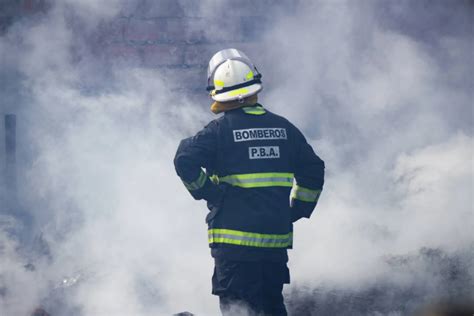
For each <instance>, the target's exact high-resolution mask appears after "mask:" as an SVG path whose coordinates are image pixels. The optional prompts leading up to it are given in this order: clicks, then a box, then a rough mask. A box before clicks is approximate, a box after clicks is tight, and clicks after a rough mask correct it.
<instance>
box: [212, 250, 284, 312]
mask: <svg viewBox="0 0 474 316" xmlns="http://www.w3.org/2000/svg"><path fill="white" fill-rule="evenodd" d="M285 283H290V274H289V271H288V267H287V266H286V263H285V262H265V261H257V262H242V261H229V260H223V259H217V258H216V259H215V267H214V275H213V276H212V294H214V295H218V296H219V303H220V308H221V312H222V314H223V315H224V316H227V315H229V316H232V315H251V316H254V315H259V316H260V315H272V316H280V315H287V313H286V308H285V304H284V302H283V295H282V290H283V284H285Z"/></svg>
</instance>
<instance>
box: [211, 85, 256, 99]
mask: <svg viewBox="0 0 474 316" xmlns="http://www.w3.org/2000/svg"><path fill="white" fill-rule="evenodd" d="M260 91H262V85H261V84H260V83H255V84H253V85H250V86H247V87H243V88H240V89H236V90H231V91H227V92H223V93H219V94H215V95H212V96H211V97H212V99H213V100H214V101H217V102H229V101H234V100H238V99H240V98H242V99H245V98H247V97H250V96H252V95H254V94H257V93H259V92H260Z"/></svg>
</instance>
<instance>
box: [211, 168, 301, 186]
mask: <svg viewBox="0 0 474 316" xmlns="http://www.w3.org/2000/svg"><path fill="white" fill-rule="evenodd" d="M219 181H220V182H226V183H229V184H231V185H233V186H237V187H241V188H262V187H292V186H293V173H284V172H267V173H248V174H232V175H228V176H225V177H222V178H219Z"/></svg>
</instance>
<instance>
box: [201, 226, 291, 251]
mask: <svg viewBox="0 0 474 316" xmlns="http://www.w3.org/2000/svg"><path fill="white" fill-rule="evenodd" d="M208 241H209V243H210V244H212V243H221V244H232V245H239V246H250V247H264V248H288V247H291V246H292V244H293V233H291V232H290V233H288V234H282V235H280V234H259V233H249V232H243V231H239V230H232V229H217V228H213V229H209V230H208Z"/></svg>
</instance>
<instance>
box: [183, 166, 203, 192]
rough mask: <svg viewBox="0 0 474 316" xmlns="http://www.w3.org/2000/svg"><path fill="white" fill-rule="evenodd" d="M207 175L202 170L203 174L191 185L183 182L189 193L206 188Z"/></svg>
mask: <svg viewBox="0 0 474 316" xmlns="http://www.w3.org/2000/svg"><path fill="white" fill-rule="evenodd" d="M206 178H207V176H206V173H205V172H204V171H202V170H201V174H200V175H199V177H198V178H197V179H196V180H195V181H193V182H191V183H188V182H186V181H183V183H184V186H185V187H186V188H187V189H188V190H189V191H193V190H197V189H200V188H202V187H203V186H204V184H205V183H206Z"/></svg>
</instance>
